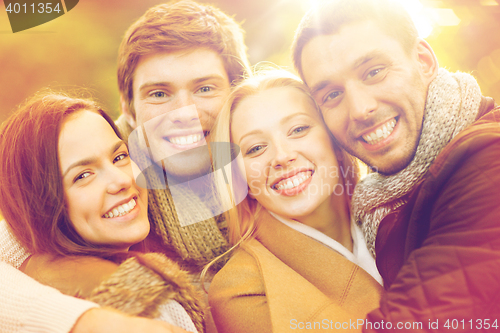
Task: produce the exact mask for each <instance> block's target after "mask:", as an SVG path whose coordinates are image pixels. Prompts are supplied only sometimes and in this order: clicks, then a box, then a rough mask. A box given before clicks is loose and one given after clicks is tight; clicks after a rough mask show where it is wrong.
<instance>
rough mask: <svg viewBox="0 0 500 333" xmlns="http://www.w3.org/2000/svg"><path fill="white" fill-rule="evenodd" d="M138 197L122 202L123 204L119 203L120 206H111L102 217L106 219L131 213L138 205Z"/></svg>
mask: <svg viewBox="0 0 500 333" xmlns="http://www.w3.org/2000/svg"><path fill="white" fill-rule="evenodd" d="M136 200H137V197H133V198H132V199H131V200H130V201H128V202H126V203H124V204H121V205H118V206H115V207H113V208H111V209H110V210H109V211H108V212H107V213H106V214H104V215H103V216H102V217H104V218H106V219H110V218H113V217H118V216H123V215H127V214H129V213H130V212H131V211H132V210H133V209H134V208H135V206H136V205H137V202H136Z"/></svg>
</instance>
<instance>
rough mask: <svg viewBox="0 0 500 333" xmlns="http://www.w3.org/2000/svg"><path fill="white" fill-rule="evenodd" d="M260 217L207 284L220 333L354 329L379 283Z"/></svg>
mask: <svg viewBox="0 0 500 333" xmlns="http://www.w3.org/2000/svg"><path fill="white" fill-rule="evenodd" d="M265 219H266V221H263V222H265V223H260V227H259V233H258V235H257V237H256V239H254V240H251V241H248V242H245V243H243V244H242V245H241V246H240V248H239V249H238V250H237V251H236V253H235V254H234V256H233V257H232V258H231V260H230V261H229V262H228V263H227V264H226V266H224V267H223V268H222V270H221V271H220V272H219V273H218V274H217V275H216V276H215V277H214V280H213V282H212V284H211V286H210V290H209V303H210V306H211V311H212V315H213V317H214V321H215V324H216V326H217V329H218V332H219V333H224V332H231V333H237V332H259V333H262V332H292V331H293V332H295V331H297V330H298V329H300V328H304V329H307V331H316V330H317V331H324V330H325V329H330V330H331V329H335V326H336V324H337V328H340V326H339V325H342V324H343V325H344V330H342V331H346V332H347V331H360V330H361V325H360V326H359V329H358V327H357V326H356V325H355V324H356V323H357V320H360V321H361V320H364V319H365V317H366V314H367V313H368V312H370V311H371V310H374V309H376V308H377V307H378V306H379V300H380V297H381V294H382V290H383V288H382V287H381V286H380V285H379V284H378V283H377V282H376V281H375V280H374V279H373V278H372V277H371V276H370V275H369V274H368V273H366V272H365V271H364V270H363V269H362V268H360V267H359V266H357V265H355V264H354V263H352V262H351V261H349V260H347V259H346V258H345V257H343V256H342V255H340V254H339V253H337V252H336V251H333V250H331V249H330V248H327V247H326V246H324V245H322V244H320V243H319V242H317V241H315V240H313V239H311V238H309V237H308V236H305V235H303V234H301V233H299V232H297V231H295V230H293V229H291V228H289V227H288V226H286V225H284V224H282V223H281V222H279V221H277V220H275V219H274V218H272V217H270V216H267V217H265ZM314 328H316V329H314Z"/></svg>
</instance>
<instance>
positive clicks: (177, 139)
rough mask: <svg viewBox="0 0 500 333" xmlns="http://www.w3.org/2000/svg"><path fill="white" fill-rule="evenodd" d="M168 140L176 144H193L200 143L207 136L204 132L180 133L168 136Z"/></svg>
mask: <svg viewBox="0 0 500 333" xmlns="http://www.w3.org/2000/svg"><path fill="white" fill-rule="evenodd" d="M166 138H167V140H168V141H169V142H171V143H173V144H175V145H180V146H183V145H192V144H193V143H198V142H200V141H201V140H203V139H204V138H205V134H204V133H203V132H201V133H196V134H190V135H183V136H181V135H179V136H167V137H166Z"/></svg>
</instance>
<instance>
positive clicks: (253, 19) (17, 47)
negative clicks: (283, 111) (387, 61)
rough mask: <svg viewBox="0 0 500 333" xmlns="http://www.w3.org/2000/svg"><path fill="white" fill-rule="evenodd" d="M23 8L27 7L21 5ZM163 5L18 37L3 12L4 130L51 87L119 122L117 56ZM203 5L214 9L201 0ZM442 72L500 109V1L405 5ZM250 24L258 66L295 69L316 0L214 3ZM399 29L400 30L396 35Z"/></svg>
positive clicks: (89, 7) (87, 17)
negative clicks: (461, 77)
mask: <svg viewBox="0 0 500 333" xmlns="http://www.w3.org/2000/svg"><path fill="white" fill-rule="evenodd" d="M20 2H22V1H20ZM161 2H162V1H160V0H141V1H138V0H105V1H103V0H80V2H79V4H78V5H77V6H76V7H75V8H74V9H73V10H71V11H70V12H68V13H67V14H65V15H63V16H62V17H59V18H57V19H55V20H53V21H51V22H48V23H46V24H43V25H41V26H38V27H35V28H32V29H29V30H26V31H23V32H19V33H15V34H14V33H12V31H11V28H10V25H9V21H8V17H7V13H6V11H5V6H4V5H3V4H2V5H1V6H0V122H1V121H3V120H5V118H6V117H7V116H8V114H10V113H11V112H12V111H13V110H14V108H15V107H16V105H18V104H19V103H21V102H22V101H23V100H24V99H26V98H27V97H28V96H30V95H32V94H33V93H35V92H36V91H38V90H39V89H41V88H43V87H47V86H50V87H53V88H64V89H75V88H78V87H83V88H85V89H86V90H87V91H88V93H89V94H91V95H93V96H94V97H96V98H97V99H98V100H99V101H100V102H101V104H103V106H104V107H105V108H106V109H107V110H108V111H109V112H110V113H111V114H112V115H113V116H114V117H116V116H117V115H118V113H119V110H118V100H119V98H118V88H117V83H116V54H117V50H118V45H119V43H120V40H121V38H122V36H123V33H124V31H125V30H126V29H127V27H128V26H129V25H130V24H131V23H132V22H133V21H135V20H136V19H137V18H138V17H139V16H141V15H142V14H143V13H144V12H145V11H146V9H147V8H149V7H151V6H153V5H156V4H158V3H161ZM201 2H207V1H204V0H201ZM401 2H403V3H404V4H405V5H406V6H408V9H409V11H410V12H411V13H412V14H415V17H416V18H415V19H416V21H417V22H418V26H419V30H421V31H422V36H423V37H426V40H427V41H428V42H429V43H430V44H431V46H432V47H433V48H434V50H435V52H436V54H437V57H438V59H439V62H440V65H441V66H444V67H446V68H448V69H450V70H453V71H455V70H462V71H466V72H469V73H472V74H473V75H474V76H475V77H476V78H477V79H478V81H479V83H480V85H481V88H482V91H483V94H485V95H489V96H493V97H494V98H496V100H497V101H500V6H499V2H500V0H441V1H437V0H420V1H419V0H401ZM209 3H212V4H214V5H216V6H218V7H219V8H221V9H222V10H224V11H225V12H226V13H228V14H230V15H233V16H234V17H235V19H236V20H237V21H238V22H241V23H242V26H243V28H244V29H245V31H246V42H247V45H248V54H249V57H250V61H251V63H252V64H253V65H255V64H257V63H259V62H261V61H270V62H273V63H276V64H278V65H281V66H288V67H289V68H290V69H291V62H290V54H289V47H290V44H291V41H292V39H293V35H294V32H295V28H296V27H297V25H298V23H299V21H300V19H301V17H302V15H303V14H304V13H305V11H306V10H307V9H308V8H310V6H311V5H312V4H313V3H314V0H212V1H209ZM394 28H395V29H397V27H394Z"/></svg>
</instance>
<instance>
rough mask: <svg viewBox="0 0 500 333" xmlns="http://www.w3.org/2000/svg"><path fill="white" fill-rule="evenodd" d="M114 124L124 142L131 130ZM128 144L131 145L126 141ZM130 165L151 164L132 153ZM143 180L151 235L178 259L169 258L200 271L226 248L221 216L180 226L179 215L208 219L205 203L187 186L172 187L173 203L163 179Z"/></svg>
mask: <svg viewBox="0 0 500 333" xmlns="http://www.w3.org/2000/svg"><path fill="white" fill-rule="evenodd" d="M116 124H117V126H118V128H119V129H120V132H121V133H122V135H123V136H124V138H123V139H124V140H128V138H129V135H130V133H131V132H132V130H133V129H132V128H131V127H130V125H128V123H127V122H126V120H125V118H124V117H123V116H121V117H120V118H119V119H118V120H117V121H116ZM129 144H131V142H130V141H129ZM130 148H132V147H130ZM134 162H135V163H136V164H137V165H138V166H139V168H140V169H141V170H144V169H145V168H147V167H148V166H151V161H150V160H149V158H148V157H147V156H146V154H144V155H142V154H136V155H135V156H134ZM150 169H151V167H150ZM147 181H148V188H149V189H150V190H149V191H148V195H149V200H148V201H149V205H148V216H149V222H150V224H151V227H152V232H154V233H155V234H156V235H157V236H158V237H159V238H160V239H161V242H162V243H163V245H164V247H165V249H166V248H168V249H171V250H173V251H174V252H175V255H174V257H178V258H173V259H176V260H178V261H180V262H179V263H180V264H182V266H183V267H184V268H186V269H189V270H194V271H196V270H201V268H203V266H204V265H206V264H207V263H209V262H210V261H211V260H212V259H214V258H215V257H217V256H218V255H220V254H222V253H224V252H225V251H226V250H227V249H228V248H229V242H228V241H227V236H226V233H227V223H226V221H225V219H224V217H223V216H216V217H211V218H209V219H206V220H204V221H201V222H198V223H194V224H190V225H187V226H182V225H181V223H180V222H179V217H178V214H179V213H180V214H191V215H193V216H197V215H201V216H207V215H209V216H212V215H211V214H210V213H207V210H209V209H210V207H207V205H206V200H203V198H199V197H198V196H197V195H196V194H195V193H194V192H193V191H190V190H189V188H187V187H186V188H183V187H176V198H181V199H182V200H181V201H182V202H181V203H179V202H176V204H174V200H173V197H172V193H171V192H170V190H169V188H168V187H167V188H165V180H164V178H163V177H162V173H161V172H150V173H148V175H147ZM176 207H182V208H181V209H182V211H181V212H178V211H177V209H176ZM170 255H172V254H170ZM217 264H218V265H215V266H216V267H215V268H216V269H218V268H220V266H221V265H222V264H223V262H221V263H219V262H218V263H217ZM188 266H189V267H188Z"/></svg>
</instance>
